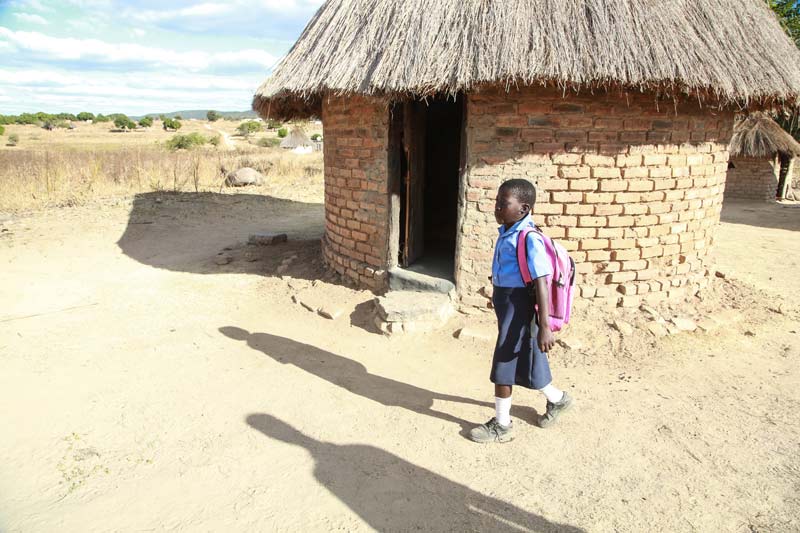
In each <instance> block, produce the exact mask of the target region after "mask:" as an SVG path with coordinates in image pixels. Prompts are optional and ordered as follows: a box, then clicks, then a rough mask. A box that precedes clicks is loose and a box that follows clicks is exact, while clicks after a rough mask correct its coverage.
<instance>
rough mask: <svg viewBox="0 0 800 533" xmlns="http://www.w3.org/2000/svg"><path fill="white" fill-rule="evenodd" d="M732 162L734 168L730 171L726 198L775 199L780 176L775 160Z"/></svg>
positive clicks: (741, 160) (737, 159) (733, 160)
mask: <svg viewBox="0 0 800 533" xmlns="http://www.w3.org/2000/svg"><path fill="white" fill-rule="evenodd" d="M731 162H732V163H733V165H734V167H733V168H729V169H728V179H727V181H726V183H725V198H746V199H750V200H774V199H775V192H776V191H777V189H778V176H777V173H776V168H775V167H776V164H775V160H774V159H755V158H749V157H735V158H733V159H731ZM778 168H780V166H778Z"/></svg>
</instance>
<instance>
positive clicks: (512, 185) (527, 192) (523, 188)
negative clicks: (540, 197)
mask: <svg viewBox="0 0 800 533" xmlns="http://www.w3.org/2000/svg"><path fill="white" fill-rule="evenodd" d="M500 191H502V192H507V193H509V194H510V195H512V196H513V197H514V198H516V199H517V200H518V201H519V202H520V203H522V204H528V205H530V206H531V207H533V206H534V204H536V187H534V186H533V183H531V182H530V181H528V180H523V179H513V180H508V181H504V182H503V183H502V185H500Z"/></svg>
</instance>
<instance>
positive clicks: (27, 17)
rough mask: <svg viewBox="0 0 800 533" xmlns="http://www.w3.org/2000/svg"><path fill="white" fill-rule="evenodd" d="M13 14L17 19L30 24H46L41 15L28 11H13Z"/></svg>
mask: <svg viewBox="0 0 800 533" xmlns="http://www.w3.org/2000/svg"><path fill="white" fill-rule="evenodd" d="M14 16H15V17H16V18H17V19H18V20H21V21H22V22H30V23H31V24H42V25H46V24H48V22H47V21H46V20H45V19H44V17H42V16H41V15H35V14H30V13H14Z"/></svg>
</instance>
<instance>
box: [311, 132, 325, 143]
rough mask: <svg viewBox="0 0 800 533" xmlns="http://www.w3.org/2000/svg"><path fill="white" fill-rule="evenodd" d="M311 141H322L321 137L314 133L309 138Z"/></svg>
mask: <svg viewBox="0 0 800 533" xmlns="http://www.w3.org/2000/svg"><path fill="white" fill-rule="evenodd" d="M311 140H312V141H321V140H322V135H320V134H319V133H315V134H314V135H312V136H311Z"/></svg>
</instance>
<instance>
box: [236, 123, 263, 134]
mask: <svg viewBox="0 0 800 533" xmlns="http://www.w3.org/2000/svg"><path fill="white" fill-rule="evenodd" d="M236 131H237V132H239V135H242V136H244V137H249V136H250V135H252V134H254V133H256V132H259V131H261V124H259V123H258V122H256V121H255V120H248V121H247V122H242V123H241V124H239V127H238V128H236Z"/></svg>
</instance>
